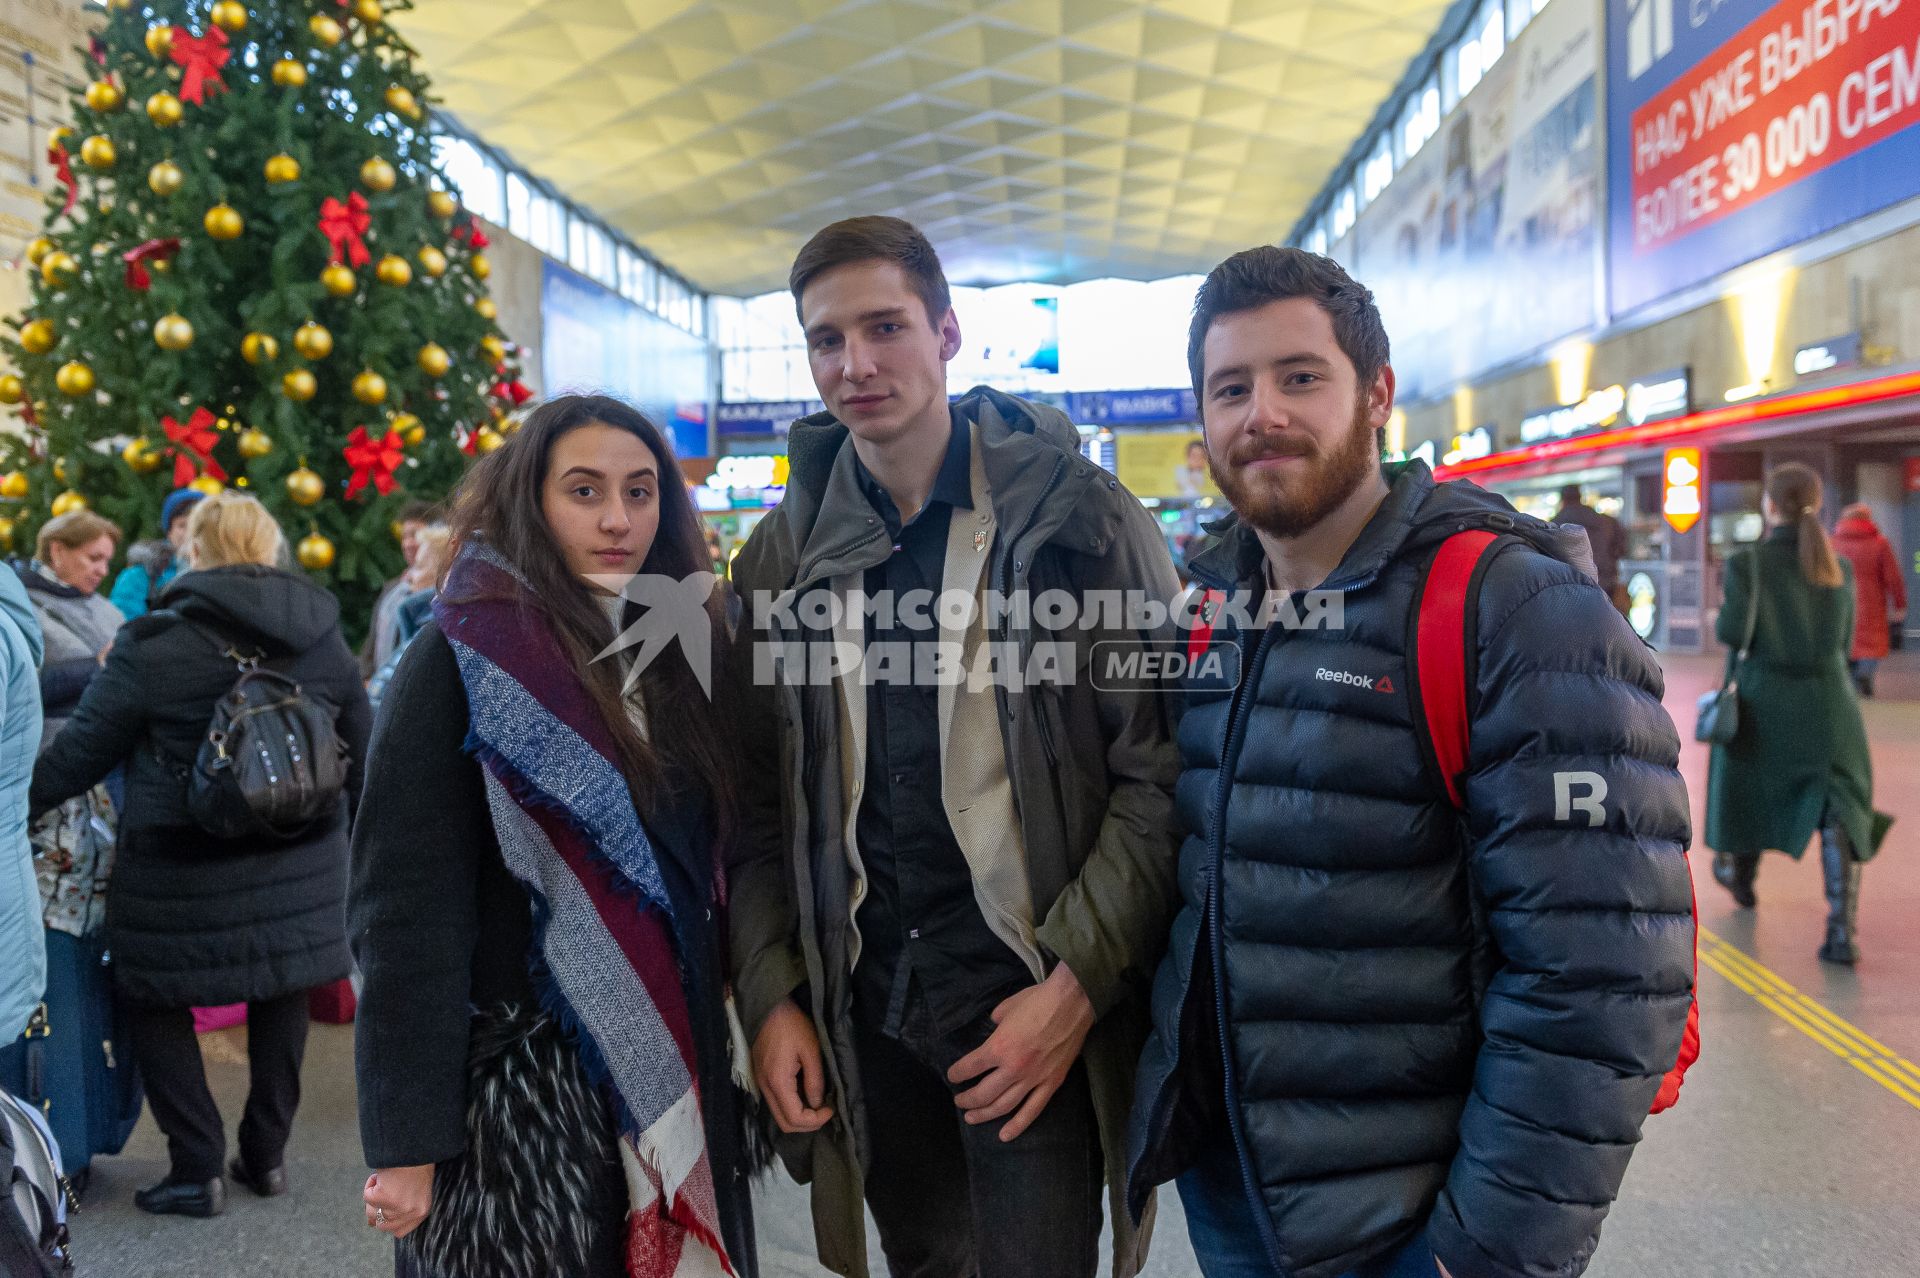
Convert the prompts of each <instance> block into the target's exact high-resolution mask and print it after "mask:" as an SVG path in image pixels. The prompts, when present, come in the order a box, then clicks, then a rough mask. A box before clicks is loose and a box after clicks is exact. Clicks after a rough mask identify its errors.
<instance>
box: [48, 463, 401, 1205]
mask: <svg viewBox="0 0 1920 1278" xmlns="http://www.w3.org/2000/svg"><path fill="white" fill-rule="evenodd" d="M190 538H191V540H190V542H189V550H188V554H189V562H190V563H191V565H192V569H191V570H190V571H188V572H185V573H182V574H181V575H180V576H179V577H177V578H175V579H174V581H173V583H172V584H171V585H170V586H169V587H168V588H167V591H166V593H165V595H163V596H162V598H161V600H160V603H161V607H160V608H159V609H158V610H157V611H154V612H150V613H148V614H146V615H145V616H143V617H139V618H136V619H135V620H134V621H133V622H131V623H129V624H128V625H127V626H125V627H124V628H123V629H122V630H121V631H120V634H119V636H118V637H117V638H116V639H115V641H114V645H113V650H112V652H111V653H109V654H108V657H107V661H106V664H105V667H104V668H103V669H102V670H101V671H100V673H99V675H98V676H96V677H95V678H94V680H93V681H92V683H91V684H90V685H89V686H88V687H87V691H86V694H85V695H84V696H83V697H82V698H81V700H80V703H79V705H78V706H77V707H76V708H75V709H74V712H73V717H72V718H71V719H70V720H69V721H68V723H67V725H66V727H65V729H64V730H62V732H61V733H60V736H59V739H58V740H57V741H55V742H54V744H53V746H52V747H51V748H50V749H49V750H48V751H47V752H46V753H45V754H43V755H42V756H41V758H40V761H39V763H38V765H37V766H36V767H35V768H34V774H33V788H32V792H31V805H32V808H33V810H34V811H35V812H36V813H38V812H40V811H43V810H45V809H46V808H49V807H52V806H53V805H55V804H57V803H59V802H61V801H63V800H65V799H67V798H70V797H72V796H73V795H76V794H80V793H82V792H83V791H85V790H86V789H87V788H88V787H90V786H92V785H94V784H95V783H96V782H98V781H99V780H100V779H101V778H103V777H105V776H106V775H107V773H108V772H110V771H111V770H112V769H113V768H114V766H115V765H117V764H124V765H125V767H126V803H125V807H124V810H123V812H122V816H121V824H120V845H119V851H118V859H117V861H116V864H115V867H114V880H113V891H112V892H111V893H110V894H109V898H108V903H107V919H106V927H107V939H108V943H109V945H110V946H111V947H112V953H113V957H114V999H115V1002H116V1004H117V1005H118V1008H119V1010H120V1012H121V1014H122V1016H123V1018H124V1023H125V1024H126V1026H127V1028H128V1032H129V1033H130V1035H131V1047H132V1051H133V1056H134V1059H135V1060H136V1061H137V1062H138V1064H139V1066H140V1072H141V1075H142V1078H143V1080H144V1082H145V1084H146V1089H147V1100H148V1103H149V1104H150V1105H151V1107H152V1109H153V1114H154V1118H155V1119H156V1121H157V1122H158V1123H159V1125H160V1129H161V1130H162V1131H163V1132H165V1133H166V1136H167V1149H168V1155H169V1158H170V1161H171V1168H170V1170H169V1173H168V1175H167V1177H166V1179H164V1180H162V1181H161V1182H160V1183H159V1184H157V1185H154V1186H151V1187H149V1188H147V1189H144V1190H141V1191H140V1192H139V1193H138V1194H136V1195H135V1201H136V1203H137V1204H138V1205H139V1206H140V1207H141V1208H143V1209H144V1210H147V1211H151V1212H156V1213H168V1214H179V1215H189V1216H211V1215H215V1214H218V1213H219V1212H220V1211H221V1210H222V1209H223V1207H224V1205H225V1199H226V1186H225V1183H224V1181H223V1179H222V1176H221V1164H222V1162H223V1160H224V1157H225V1152H226V1140H225V1132H224V1130H223V1127H222V1123H221V1118H220V1112H219V1110H218V1108H216V1106H215V1105H214V1101H213V1096H212V1093H211V1092H209V1091H208V1089H207V1081H206V1075H205V1072H204V1070H203V1068H202V1066H201V1059H200V1049H199V1044H198V1042H197V1040H196V1038H195V1036H194V1031H193V1013H192V1010H191V1009H192V1008H193V1007H195V1006H208V1005H219V1004H226V1003H241V1002H244V1003H246V1004H247V1012H248V1016H247V1020H248V1039H247V1049H248V1060H249V1069H250V1073H251V1077H250V1082H251V1087H250V1090H249V1092H248V1096H247V1104H246V1111H245V1113H244V1115H243V1116H242V1118H241V1121H240V1131H239V1146H240V1151H239V1152H240V1156H239V1158H237V1159H236V1160H235V1161H234V1163H233V1164H232V1166H231V1167H230V1168H229V1170H230V1171H231V1173H232V1174H233V1176H234V1177H235V1178H236V1179H238V1180H239V1181H240V1182H241V1183H243V1184H245V1185H247V1186H248V1187H249V1188H252V1189H254V1191H255V1192H257V1193H262V1194H267V1195H271V1194H276V1193H279V1192H283V1191H284V1189H285V1188H286V1173H285V1170H284V1167H283V1161H284V1155H285V1149H286V1143H287V1137H288V1134H289V1132H290V1130H291V1128H292V1124H293V1116H294V1111H295V1108H296V1107H297V1106H298V1104H299V1097H300V1062H301V1058H302V1055H303V1053H304V1051H305V1045H306V1033H307V991H308V990H310V989H311V988H312V987H314V986H316V985H322V984H325V983H327V982H329V981H335V980H338V979H340V978H341V977H343V976H345V975H346V974H347V972H348V969H349V964H350V960H349V956H348V953H347V945H346V926H345V910H344V905H345V901H346V888H347V834H348V821H349V809H350V806H351V804H352V803H353V801H354V800H355V798H356V797H357V794H358V790H359V784H360V761H361V759H362V757H363V756H364V754H365V750H366V741H367V735H368V731H369V726H370V724H369V720H370V718H371V716H370V714H369V712H368V709H367V698H366V692H365V690H364V689H363V688H362V687H361V684H360V674H359V667H358V663H356V662H355V660H354V657H353V654H352V652H351V651H349V649H348V648H347V645H346V641H345V640H344V639H343V638H342V637H341V634H340V607H339V604H338V603H337V602H336V601H335V599H334V597H333V596H332V595H331V594H329V593H328V592H327V591H325V590H324V589H322V588H321V587H320V586H318V585H316V584H315V583H314V582H312V581H310V580H308V579H307V578H306V577H305V576H299V575H295V574H293V573H290V572H286V571H284V570H282V569H280V568H277V567H274V566H272V565H273V564H274V563H275V562H277V561H278V560H279V559H280V558H281V557H283V555H284V551H285V538H284V537H283V536H282V535H281V532H280V529H279V527H278V525H276V524H275V523H274V522H273V517H272V516H271V515H269V514H267V512H266V510H265V509H264V508H263V507H262V506H261V505H260V504H259V503H258V502H257V501H255V500H253V499H252V498H250V497H245V496H241V495H238V494H221V495H219V496H216V497H211V498H208V499H207V500H205V501H203V502H201V503H200V504H199V505H198V506H196V507H195V508H194V512H193V525H192V532H191V533H190ZM234 653H241V654H244V655H248V656H252V655H258V656H259V657H260V658H261V664H262V665H263V666H264V667H265V668H267V669H270V670H274V671H277V672H279V673H281V674H284V675H286V676H288V677H290V678H292V679H293V680H295V681H296V682H297V683H298V684H299V685H300V687H301V689H302V690H303V692H304V693H305V694H306V696H307V697H308V698H309V699H310V700H312V701H314V702H315V703H317V704H319V705H322V706H324V707H326V708H328V709H330V710H331V711H332V712H333V715H334V722H335V731H336V733H337V734H338V736H339V738H340V740H341V742H342V743H343V744H344V745H345V746H346V748H347V751H348V755H349V765H350V766H349V773H348V778H347V787H346V792H345V793H343V794H342V795H341V796H340V798H339V800H338V803H337V805H336V808H335V810H334V811H333V812H332V813H331V814H330V815H328V816H325V817H322V818H321V819H320V820H319V821H318V822H317V823H315V824H314V825H312V826H310V827H309V828H308V829H307V830H306V831H305V832H304V833H303V834H302V835H300V836H299V837H297V838H294V839H292V840H287V841H277V840H270V839H265V838H257V839H256V838H245V839H221V838H216V837H215V836H213V835H211V834H209V833H208V832H207V831H206V830H205V829H204V828H202V827H201V826H200V825H199V824H198V823H197V822H196V821H195V820H194V818H193V816H192V815H191V814H190V813H189V811H188V808H187V779H188V775H189V773H190V771H191V768H192V765H193V760H194V757H195V755H196V754H197V753H198V751H199V749H200V745H201V742H202V741H204V740H205V738H206V735H207V729H208V725H209V722H210V721H211V719H212V717H213V711H214V706H215V703H216V702H217V701H219V699H220V698H221V697H223V696H225V695H226V693H227V692H228V691H229V690H230V689H231V688H232V687H233V684H234V681H235V679H236V677H237V675H238V673H239V668H238V664H237V662H236V659H235V656H234V655H233V654H234Z"/></svg>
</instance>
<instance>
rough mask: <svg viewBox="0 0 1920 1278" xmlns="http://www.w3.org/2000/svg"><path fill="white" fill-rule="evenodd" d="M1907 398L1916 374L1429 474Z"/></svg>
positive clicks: (1515, 452) (1453, 475) (1918, 380)
mask: <svg viewBox="0 0 1920 1278" xmlns="http://www.w3.org/2000/svg"><path fill="white" fill-rule="evenodd" d="M1908 395H1920V373H1900V374H1898V375H1896V376H1892V377H1876V378H1874V379H1872V380H1871V381H1864V382H1855V383H1853V384H1852V385H1849V386H1828V387H1825V388H1823V389H1820V390H1811V391H1801V392H1799V393H1797V394H1793V395H1782V396H1780V397H1779V398H1778V399H1763V400H1755V401H1752V402H1750V403H1745V404H1730V405H1728V406H1727V407H1725V408H1711V409H1708V410H1707V411H1706V412H1704V413H1694V414H1692V415H1691V416H1688V417H1675V418H1673V419H1671V420H1669V421H1664V422H1648V423H1647V424H1646V425H1644V426H1623V427H1621V428H1620V429H1618V430H1606V431H1600V432H1599V433H1597V434H1593V435H1578V436H1575V437H1574V438H1572V439H1554V440H1548V441H1546V442H1544V443H1539V444H1531V445H1528V446H1527V447H1525V448H1510V449H1508V450H1506V451H1505V452H1500V453H1489V454H1488V455H1487V456H1485V457H1474V458H1470V459H1468V460H1465V461H1459V462H1455V463H1454V464H1453V465H1451V466H1436V467H1434V471H1433V473H1434V477H1435V478H1436V479H1463V478H1466V477H1468V476H1470V475H1479V474H1484V473H1485V472H1487V471H1492V470H1504V469H1506V468H1507V467H1509V466H1519V465H1523V464H1525V463H1528V462H1541V461H1552V460H1553V459H1554V458H1557V457H1574V456H1579V455H1581V454H1584V453H1592V452H1598V451H1600V450H1601V449H1603V448H1621V447H1626V446H1631V445H1634V444H1652V443H1657V442H1659V441H1661V440H1666V439H1677V438H1679V437H1681V436H1685V435H1695V434H1699V433H1700V432H1702V431H1709V430H1719V429H1722V428H1724V427H1728V426H1744V425H1747V424H1748V423H1751V422H1764V421H1774V420H1777V419H1779V418H1782V417H1798V416H1801V415H1803V414H1806V413H1820V412H1826V411H1827V410H1829V409H1835V408H1852V407H1855V406H1857V405H1861V404H1877V403H1881V402H1883V401H1885V400H1890V399H1902V398H1904V397H1906V396H1908Z"/></svg>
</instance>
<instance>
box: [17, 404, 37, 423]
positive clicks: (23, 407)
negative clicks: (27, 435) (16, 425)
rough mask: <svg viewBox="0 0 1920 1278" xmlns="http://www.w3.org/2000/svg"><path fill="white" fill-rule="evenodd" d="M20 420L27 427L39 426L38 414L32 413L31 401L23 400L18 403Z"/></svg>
mask: <svg viewBox="0 0 1920 1278" xmlns="http://www.w3.org/2000/svg"><path fill="white" fill-rule="evenodd" d="M20 420H21V421H23V422H25V423H26V424H27V425H29V426H38V425H39V424H40V414H38V413H36V412H34V411H33V401H32V400H30V399H23V400H21V401H20Z"/></svg>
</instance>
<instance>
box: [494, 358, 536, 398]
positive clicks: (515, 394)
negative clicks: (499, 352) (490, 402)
mask: <svg viewBox="0 0 1920 1278" xmlns="http://www.w3.org/2000/svg"><path fill="white" fill-rule="evenodd" d="M493 371H494V374H495V376H497V377H499V379H500V380H499V381H497V382H495V383H494V384H493V394H494V398H496V399H510V400H512V401H513V406H514V407H515V408H518V407H520V405H522V404H524V403H526V402H527V401H528V400H530V399H532V398H533V392H532V391H530V390H528V389H527V384H526V383H525V382H523V381H521V380H520V379H519V378H517V377H514V378H509V377H508V376H507V366H506V365H505V364H502V365H500V367H498V368H496V369H494V370H493Z"/></svg>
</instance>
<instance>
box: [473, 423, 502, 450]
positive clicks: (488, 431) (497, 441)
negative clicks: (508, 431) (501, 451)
mask: <svg viewBox="0 0 1920 1278" xmlns="http://www.w3.org/2000/svg"><path fill="white" fill-rule="evenodd" d="M506 442H507V437H506V436H505V435H502V434H501V433H500V432H499V431H497V430H495V429H494V428H493V427H491V426H482V427H481V428H480V431H479V433H478V434H476V435H475V436H474V437H473V446H474V448H475V449H476V450H477V451H478V452H479V453H480V454H481V455H483V456H484V455H485V454H487V453H490V452H492V451H493V450H494V449H496V448H498V447H500V445H502V444H504V443H506Z"/></svg>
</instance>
